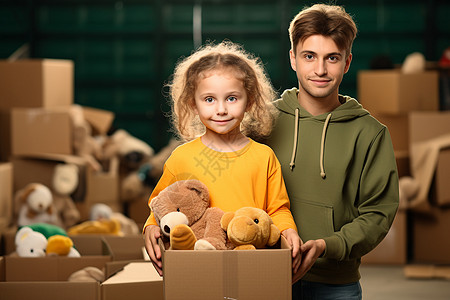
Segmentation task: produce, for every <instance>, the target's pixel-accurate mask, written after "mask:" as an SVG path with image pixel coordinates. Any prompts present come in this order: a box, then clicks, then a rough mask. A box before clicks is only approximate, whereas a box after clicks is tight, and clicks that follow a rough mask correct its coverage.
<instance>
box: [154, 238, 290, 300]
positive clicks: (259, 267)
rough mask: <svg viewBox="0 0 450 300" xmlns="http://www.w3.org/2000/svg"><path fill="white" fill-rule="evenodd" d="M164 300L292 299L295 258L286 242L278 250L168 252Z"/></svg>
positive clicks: (283, 240)
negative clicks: (293, 258)
mask: <svg viewBox="0 0 450 300" xmlns="http://www.w3.org/2000/svg"><path fill="white" fill-rule="evenodd" d="M160 246H161V251H162V261H163V269H164V299H165V300H172V299H198V300H202V299H205V300H206V299H207V300H210V299H240V300H247V299H248V300H253V299H277V300H283V299H286V300H287V299H289V300H290V299H291V297H292V257H291V249H290V248H289V246H288V244H287V242H286V240H285V239H284V238H281V245H278V247H277V248H278V249H258V250H248V251H247V250H242V251H238V250H237V251H234V250H217V251H207V250H202V251H195V250H183V251H176V250H165V249H164V245H163V244H162V243H161V244H160Z"/></svg>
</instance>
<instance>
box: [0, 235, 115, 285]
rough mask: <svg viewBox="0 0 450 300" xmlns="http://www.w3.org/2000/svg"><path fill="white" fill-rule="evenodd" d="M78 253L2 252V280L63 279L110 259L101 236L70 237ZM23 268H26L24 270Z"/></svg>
mask: <svg viewBox="0 0 450 300" xmlns="http://www.w3.org/2000/svg"><path fill="white" fill-rule="evenodd" d="M71 238H72V240H73V244H74V247H75V248H76V249H77V250H78V252H80V254H81V257H19V256H16V255H13V254H11V255H7V256H5V274H6V275H5V280H6V281H66V280H67V279H68V278H69V276H70V275H71V274H72V273H74V272H76V271H78V270H81V269H83V268H85V267H88V266H93V267H97V268H99V269H102V268H104V267H105V264H106V263H107V262H109V261H111V260H112V257H111V253H110V250H109V249H108V246H107V244H106V243H105V241H104V240H102V239H100V238H97V239H93V238H88V237H81V236H80V237H71ZM24 270H26V272H24Z"/></svg>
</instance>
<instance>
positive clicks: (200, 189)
mask: <svg viewBox="0 0 450 300" xmlns="http://www.w3.org/2000/svg"><path fill="white" fill-rule="evenodd" d="M185 183H186V187H187V188H188V189H189V190H192V191H195V192H196V193H197V194H198V195H199V197H200V198H201V199H203V200H205V201H209V191H208V188H207V187H206V185H204V184H203V183H201V182H200V181H198V180H186V182H185Z"/></svg>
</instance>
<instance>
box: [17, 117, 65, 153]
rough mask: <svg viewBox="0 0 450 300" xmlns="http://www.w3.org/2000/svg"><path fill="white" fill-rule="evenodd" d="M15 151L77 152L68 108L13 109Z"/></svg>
mask: <svg viewBox="0 0 450 300" xmlns="http://www.w3.org/2000/svg"><path fill="white" fill-rule="evenodd" d="M11 153H12V155H33V154H66V155H70V154H72V153H73V137H72V120H71V116H70V114H69V110H68V109H67V108H62V109H55V108H52V109H45V108H28V109H26V108H16V109H13V110H12V112H11Z"/></svg>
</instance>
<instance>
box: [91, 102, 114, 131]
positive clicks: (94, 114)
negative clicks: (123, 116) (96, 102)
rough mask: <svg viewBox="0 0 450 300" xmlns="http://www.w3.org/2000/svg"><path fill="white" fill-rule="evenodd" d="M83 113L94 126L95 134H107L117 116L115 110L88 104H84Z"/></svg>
mask: <svg viewBox="0 0 450 300" xmlns="http://www.w3.org/2000/svg"><path fill="white" fill-rule="evenodd" d="M83 115H84V118H85V119H86V121H87V122H88V123H89V124H90V125H91V126H92V129H93V130H92V131H93V132H92V134H93V135H106V134H107V133H108V131H109V130H110V129H111V125H112V123H113V121H114V117H115V115H114V113H113V112H110V111H106V110H102V109H98V108H93V107H86V106H83Z"/></svg>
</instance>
